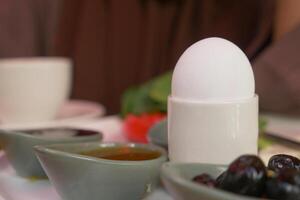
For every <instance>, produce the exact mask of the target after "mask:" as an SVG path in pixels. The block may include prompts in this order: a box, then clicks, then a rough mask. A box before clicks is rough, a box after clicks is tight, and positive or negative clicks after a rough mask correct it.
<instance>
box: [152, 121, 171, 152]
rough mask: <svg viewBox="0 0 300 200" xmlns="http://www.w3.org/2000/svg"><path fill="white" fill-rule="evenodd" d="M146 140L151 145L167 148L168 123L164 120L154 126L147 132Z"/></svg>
mask: <svg viewBox="0 0 300 200" xmlns="http://www.w3.org/2000/svg"><path fill="white" fill-rule="evenodd" d="M148 140H149V142H151V143H152V144H155V145H159V146H161V147H164V148H166V149H167V148H168V122H167V119H164V120H162V121H160V122H158V123H156V124H154V125H153V126H152V127H151V128H150V129H149V132H148Z"/></svg>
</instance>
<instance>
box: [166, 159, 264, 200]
mask: <svg viewBox="0 0 300 200" xmlns="http://www.w3.org/2000/svg"><path fill="white" fill-rule="evenodd" d="M225 169H226V167H225V166H223V165H213V164H193V163H188V164H179V163H165V164H164V165H163V166H162V171H161V178H162V180H163V183H164V186H165V187H166V189H167V191H168V192H169V193H170V194H171V196H172V197H173V198H174V199H175V200H259V199H258V198H251V197H246V196H241V195H236V194H233V193H230V192H226V191H222V190H219V189H213V188H208V187H206V186H204V185H200V184H197V183H194V182H192V181H191V180H192V178H193V177H195V176H196V175H199V174H202V173H207V174H210V175H212V176H213V177H215V178H216V177H217V176H219V175H220V174H221V173H222V172H223V171H224V170H225ZM260 200H261V199H260Z"/></svg>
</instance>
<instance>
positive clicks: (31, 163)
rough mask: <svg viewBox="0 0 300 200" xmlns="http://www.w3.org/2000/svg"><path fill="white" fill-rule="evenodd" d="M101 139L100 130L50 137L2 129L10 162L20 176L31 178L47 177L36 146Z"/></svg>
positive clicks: (3, 143) (2, 137)
mask: <svg viewBox="0 0 300 200" xmlns="http://www.w3.org/2000/svg"><path fill="white" fill-rule="evenodd" d="M54 130H55V129H54ZM101 139H102V134H101V133H99V132H95V134H93V135H89V136H78V137H67V138H48V137H43V136H38V135H30V134H26V133H24V132H12V131H3V130H0V140H1V143H2V146H3V148H4V151H5V153H6V155H7V158H8V160H9V162H10V163H11V164H12V166H13V168H14V169H15V170H16V173H17V174H18V175H19V176H22V177H29V178H31V177H34V178H42V177H46V174H45V173H44V170H43V169H42V167H41V165H40V163H39V161H38V160H37V158H36V156H35V153H34V150H33V147H34V146H36V145H46V144H57V143H78V142H92V141H100V140H101Z"/></svg>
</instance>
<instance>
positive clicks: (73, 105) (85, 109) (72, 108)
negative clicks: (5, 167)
mask: <svg viewBox="0 0 300 200" xmlns="http://www.w3.org/2000/svg"><path fill="white" fill-rule="evenodd" d="M104 114H105V108H104V106H103V105H101V104H98V103H94V102H89V101H83V100H70V101H68V102H66V103H65V104H64V105H63V106H62V107H61V109H60V110H59V112H58V114H57V117H56V119H55V120H51V121H41V122H34V123H33V122H30V123H18V124H17V123H14V124H3V123H2V124H1V123H0V129H5V130H28V129H39V128H54V127H59V126H66V125H68V124H69V123H70V122H74V121H82V120H87V119H92V118H96V117H102V116H103V115H104Z"/></svg>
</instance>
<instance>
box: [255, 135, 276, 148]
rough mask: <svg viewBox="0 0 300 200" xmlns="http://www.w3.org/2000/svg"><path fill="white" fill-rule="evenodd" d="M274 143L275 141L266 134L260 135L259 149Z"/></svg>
mask: <svg viewBox="0 0 300 200" xmlns="http://www.w3.org/2000/svg"><path fill="white" fill-rule="evenodd" d="M273 144H274V142H273V141H272V140H271V139H268V138H266V137H265V136H260V137H259V139H258V149H259V150H262V149H265V148H267V147H269V146H271V145H273Z"/></svg>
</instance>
